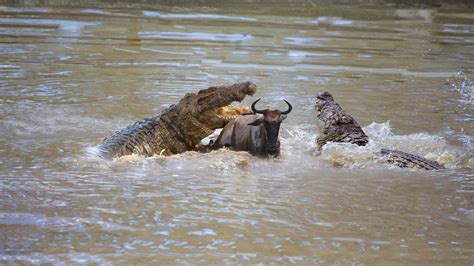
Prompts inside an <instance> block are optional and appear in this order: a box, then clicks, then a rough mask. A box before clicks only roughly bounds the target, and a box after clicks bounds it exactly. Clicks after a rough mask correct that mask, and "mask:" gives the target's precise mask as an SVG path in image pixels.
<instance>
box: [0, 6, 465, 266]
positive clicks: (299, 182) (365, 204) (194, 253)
mask: <svg viewBox="0 0 474 266" xmlns="http://www.w3.org/2000/svg"><path fill="white" fill-rule="evenodd" d="M70 2H71V3H68V2H67V1H0V3H3V4H0V77H1V78H0V110H1V112H0V137H1V138H0V158H1V163H0V170H1V172H0V264H3V263H11V262H13V263H28V264H29V263H54V264H62V263H66V264H68V263H94V262H95V263H99V264H116V263H120V264H130V263H135V264H143V263H147V264H176V263H178V264H208V263H210V264H254V263H265V264H268V263H276V264H290V263H296V264H311V265H314V264H342V265H345V264H387V263H388V264H433V263H434V264H445V265H448V264H450V265H453V264H458V265H472V263H473V262H474V258H473V254H474V253H473V250H474V198H473V196H474V174H473V172H474V171H473V168H474V158H473V141H474V137H473V136H474V132H473V131H474V126H473V125H474V123H473V119H474V111H473V97H474V83H473V81H472V80H473V74H474V15H473V14H474V12H473V9H472V7H469V6H465V5H463V4H444V5H437V6H422V5H420V6H400V5H397V4H390V5H388V4H383V3H382V4H379V5H374V6H366V7H360V6H344V5H336V4H326V5H317V4H305V3H301V4H293V5H288V6H282V5H263V4H262V5H261V4H252V3H246V4H238V3H230V4H229V3H227V4H219V5H216V4H214V5H208V6H198V5H192V4H183V5H182V6H173V5H158V4H144V3H145V2H147V1H142V2H143V4H126V2H124V1H119V2H117V3H109V4H105V3H104V2H101V3H96V2H91V1H77V2H76V1H70ZM40 3H42V4H40ZM44 3H48V4H44ZM148 3H149V2H148ZM246 80H251V81H253V82H254V83H256V84H257V86H258V91H257V94H256V96H255V97H253V98H247V99H246V100H245V101H244V102H243V104H244V105H249V104H250V103H251V102H252V101H253V100H255V99H256V98H257V97H258V98H259V97H262V98H263V99H262V105H261V106H260V108H263V107H265V106H268V107H274V108H282V109H283V108H286V105H285V104H284V102H283V101H282V100H283V99H287V100H288V101H290V102H291V103H292V104H293V106H294V111H293V112H292V113H291V114H289V116H288V118H287V119H286V120H285V121H284V122H283V124H282V129H281V143H282V144H281V145H282V156H281V157H280V158H279V159H275V160H263V159H258V158H254V157H252V156H250V155H248V154H247V153H244V152H239V153H236V152H232V151H228V150H221V151H216V152H212V153H209V154H198V153H194V152H189V153H185V154H181V155H176V156H170V157H160V156H156V157H151V158H141V157H138V156H128V157H124V158H121V159H119V160H115V161H104V160H101V159H99V158H98V157H97V156H96V155H95V152H96V148H95V147H96V145H97V144H98V143H100V141H101V140H102V139H103V138H104V137H106V136H108V135H110V134H112V132H114V131H115V130H118V129H121V128H123V127H125V126H127V125H129V124H131V123H133V122H134V121H137V120H140V119H142V118H144V117H151V116H153V115H155V114H157V113H158V112H160V111H161V110H163V109H164V108H166V107H167V106H169V105H170V104H173V103H177V102H178V101H179V99H180V98H181V97H182V96H183V95H184V94H185V93H188V92H196V91H197V90H199V89H203V88H207V87H208V86H212V85H220V84H231V83H235V82H242V81H246ZM319 91H329V92H331V93H332V94H333V95H334V97H335V99H336V101H338V102H339V103H340V104H341V105H342V106H343V108H344V109H346V110H347V111H348V112H349V113H350V114H352V115H353V116H354V117H355V118H356V120H357V121H358V122H359V124H360V125H361V126H363V128H364V130H365V131H366V132H367V134H368V135H369V137H370V139H371V142H370V144H369V145H368V146H367V147H355V146H353V145H342V144H328V145H327V146H326V147H325V148H324V149H323V150H322V151H321V152H318V151H317V149H316V148H315V146H316V145H315V137H316V136H317V135H318V134H319V132H320V125H319V124H318V123H317V119H316V113H315V111H314V97H315V95H316V94H317V92H319ZM380 148H393V149H399V150H403V151H406V152H412V153H416V154H419V155H422V156H425V157H427V158H429V159H433V160H437V161H439V162H440V163H443V164H444V165H445V166H446V167H447V169H446V170H442V171H423V170H410V169H399V168H396V167H394V166H392V165H387V164H384V163H383V162H381V161H379V160H377V158H376V157H375V156H374V155H373V154H374V152H376V151H378V150H379V149H380Z"/></svg>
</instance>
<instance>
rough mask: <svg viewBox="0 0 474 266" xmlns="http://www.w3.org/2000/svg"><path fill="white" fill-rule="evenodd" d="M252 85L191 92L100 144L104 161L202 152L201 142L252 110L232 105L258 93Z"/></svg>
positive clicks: (246, 84)
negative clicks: (140, 156) (193, 151)
mask: <svg viewBox="0 0 474 266" xmlns="http://www.w3.org/2000/svg"><path fill="white" fill-rule="evenodd" d="M256 90H257V86H256V85H255V84H254V83H252V82H250V81H247V82H242V83H235V84H232V85H222V86H213V87H209V88H207V89H203V90H200V91H199V92H198V93H187V94H186V95H185V96H184V97H183V98H182V99H181V100H180V101H179V103H178V104H176V105H174V104H173V105H171V106H170V107H168V108H167V109H165V110H163V111H162V112H160V113H159V114H157V115H156V116H153V117H151V118H145V119H143V120H141V121H138V122H135V123H134V124H132V125H130V126H128V127H126V128H124V129H121V130H119V131H116V132H115V133H113V134H112V135H111V136H109V137H107V138H105V139H104V140H103V141H102V143H101V144H99V145H98V150H99V154H100V156H101V157H102V158H105V159H113V158H116V157H121V156H125V155H131V154H138V155H142V156H145V157H149V156H153V155H172V154H178V153H182V152H185V151H192V150H196V151H199V150H201V149H202V147H201V145H202V144H201V140H202V139H203V138H205V137H206V136H208V135H210V134H211V133H213V132H214V130H215V129H218V128H222V127H224V126H225V125H226V124H227V123H228V122H229V121H230V120H232V119H233V118H235V117H236V115H240V114H246V113H247V112H249V111H250V110H249V109H248V108H244V107H242V108H236V107H232V106H230V104H231V103H232V102H234V101H238V102H241V101H242V100H244V98H245V97H246V96H247V95H249V96H253V95H254V94H255V93H256Z"/></svg>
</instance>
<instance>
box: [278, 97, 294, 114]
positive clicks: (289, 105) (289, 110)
mask: <svg viewBox="0 0 474 266" xmlns="http://www.w3.org/2000/svg"><path fill="white" fill-rule="evenodd" d="M283 101H285V103H286V104H288V110H286V111H284V112H281V114H282V115H287V114H289V113H290V112H291V110H292V109H293V106H291V104H290V103H289V102H287V101H286V100H283Z"/></svg>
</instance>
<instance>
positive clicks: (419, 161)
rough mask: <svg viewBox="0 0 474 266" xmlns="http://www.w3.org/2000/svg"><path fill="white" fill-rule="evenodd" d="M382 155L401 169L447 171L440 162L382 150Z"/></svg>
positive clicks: (401, 152)
mask: <svg viewBox="0 0 474 266" xmlns="http://www.w3.org/2000/svg"><path fill="white" fill-rule="evenodd" d="M380 155H382V156H384V157H385V158H386V159H387V161H388V162H390V163H394V164H396V165H398V166H399V167H404V168H405V167H410V168H421V169H426V170H440V169H445V167H444V166H443V165H441V164H439V163H438V162H435V161H432V160H428V159H426V158H423V157H421V156H418V155H414V154H410V153H406V152H403V151H397V150H388V149H382V150H381V151H380Z"/></svg>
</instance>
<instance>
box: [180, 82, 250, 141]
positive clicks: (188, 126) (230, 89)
mask: <svg viewBox="0 0 474 266" xmlns="http://www.w3.org/2000/svg"><path fill="white" fill-rule="evenodd" d="M256 91H257V86H256V85H255V84H254V83H252V82H250V81H247V82H242V83H236V84H232V85H228V86H217V87H210V88H207V89H204V90H200V91H199V92H198V93H188V94H186V95H185V96H184V97H183V98H182V99H181V101H180V102H179V103H178V104H177V106H176V110H177V111H178V112H179V117H180V118H182V119H183V121H186V122H185V124H182V125H180V126H179V127H180V129H181V132H184V134H185V135H186V138H187V139H193V141H200V140H201V139H203V138H204V137H206V136H208V135H209V134H211V133H212V132H213V131H214V130H215V129H217V128H222V127H224V126H225V125H226V124H227V123H228V122H229V121H230V120H231V119H233V118H235V116H238V115H242V114H244V113H248V112H249V111H250V110H249V109H248V108H245V107H234V106H231V105H230V104H231V103H233V102H236V101H237V102H241V101H243V100H244V99H245V97H246V96H247V95H250V96H253V95H254V94H255V92H256Z"/></svg>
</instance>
